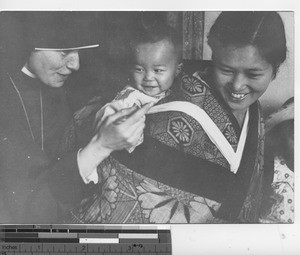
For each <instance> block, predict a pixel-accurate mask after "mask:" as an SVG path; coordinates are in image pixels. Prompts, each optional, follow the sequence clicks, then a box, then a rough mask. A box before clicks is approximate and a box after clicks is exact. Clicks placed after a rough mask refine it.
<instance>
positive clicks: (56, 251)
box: [0, 224, 172, 255]
mask: <svg viewBox="0 0 300 255" xmlns="http://www.w3.org/2000/svg"><path fill="white" fill-rule="evenodd" d="M21 254H22V255H65V254H68V255H92V254H99V255H112V254H114V255H117V254H131V255H133V254H149V255H152V254H153V255H154V254H160V255H162V254H166V255H171V254H172V243H171V230H170V227H168V226H166V225H158V226H151V225H150V226H149V225H139V226H134V225H123V226H116V225H59V224H53V225H0V255H21Z"/></svg>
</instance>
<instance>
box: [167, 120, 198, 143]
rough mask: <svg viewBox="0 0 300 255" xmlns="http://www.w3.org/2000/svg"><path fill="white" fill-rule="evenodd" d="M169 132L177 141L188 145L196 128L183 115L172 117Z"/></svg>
mask: <svg viewBox="0 0 300 255" xmlns="http://www.w3.org/2000/svg"><path fill="white" fill-rule="evenodd" d="M168 133H169V134H170V135H171V136H172V137H173V139H174V140H175V141H176V142H177V143H179V144H181V145H184V146H187V145H189V144H190V142H191V138H192V135H193V133H194V130H193V129H192V127H191V125H190V124H189V123H188V122H187V121H186V120H185V119H184V118H183V117H177V118H173V119H170V121H169V123H168Z"/></svg>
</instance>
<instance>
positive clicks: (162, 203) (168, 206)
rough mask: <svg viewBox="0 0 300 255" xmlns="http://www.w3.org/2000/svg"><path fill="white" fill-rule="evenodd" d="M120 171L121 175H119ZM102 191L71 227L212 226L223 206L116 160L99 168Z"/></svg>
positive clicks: (78, 210) (87, 202) (82, 208)
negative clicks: (137, 225) (75, 225)
mask: <svg viewBox="0 0 300 255" xmlns="http://www.w3.org/2000/svg"><path fill="white" fill-rule="evenodd" d="M116 169H118V171H116ZM98 173H99V174H101V180H100V182H99V184H98V187H99V190H98V192H97V193H95V194H94V195H93V196H92V197H89V198H86V199H84V200H83V201H82V202H81V203H80V205H79V206H77V207H76V208H74V209H73V210H72V212H71V218H72V223H212V222H220V221H221V220H220V219H218V218H216V217H215V216H214V214H215V213H216V212H217V211H218V209H219V207H220V203H218V202H215V201H213V200H210V199H207V198H203V197H200V196H197V195H194V194H191V193H189V192H185V191H182V190H178V189H175V188H172V187H170V186H168V185H164V184H162V183H159V182H156V181H154V180H152V179H149V178H147V177H145V176H142V175H140V174H137V173H135V172H133V171H131V170H130V169H128V168H127V167H125V166H124V165H121V164H120V163H119V162H117V161H116V160H114V159H113V158H108V159H107V160H105V161H103V163H102V164H101V166H99V167H98Z"/></svg>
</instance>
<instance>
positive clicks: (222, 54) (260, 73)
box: [213, 45, 274, 126]
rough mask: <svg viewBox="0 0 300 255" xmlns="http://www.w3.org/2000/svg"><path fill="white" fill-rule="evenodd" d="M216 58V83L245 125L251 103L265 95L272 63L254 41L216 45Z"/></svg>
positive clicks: (236, 115) (270, 79)
mask: <svg viewBox="0 0 300 255" xmlns="http://www.w3.org/2000/svg"><path fill="white" fill-rule="evenodd" d="M213 61H214V65H215V68H214V74H213V77H214V84H215V87H216V89H217V90H218V91H219V93H220V94H221V95H222V97H223V99H224V100H225V101H226V103H227V104H228V106H229V107H230V109H231V111H232V113H233V114H234V116H235V117H236V119H237V120H238V122H239V124H240V126H241V125H242V123H243V120H244V117H245V113H246V111H247V109H248V107H249V106H250V105H252V104H253V103H254V102H256V101H257V99H258V98H260V97H261V96H262V94H263V93H264V92H265V91H266V90H267V88H268V86H269V84H270V82H271V81H272V79H273V77H274V73H273V68H272V65H271V64H270V63H268V62H267V61H266V60H265V59H263V58H262V57H261V55H260V53H259V51H258V49H257V48H256V47H255V46H252V45H248V46H243V47H238V48H237V47H236V46H225V47H222V48H219V49H216V50H215V51H214V58H213Z"/></svg>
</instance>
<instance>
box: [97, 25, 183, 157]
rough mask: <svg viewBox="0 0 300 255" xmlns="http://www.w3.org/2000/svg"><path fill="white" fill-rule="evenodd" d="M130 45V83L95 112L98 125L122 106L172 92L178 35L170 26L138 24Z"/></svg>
mask: <svg viewBox="0 0 300 255" xmlns="http://www.w3.org/2000/svg"><path fill="white" fill-rule="evenodd" d="M130 46H131V60H132V63H131V68H130V78H129V84H128V85H127V86H125V88H124V89H123V90H122V91H121V92H119V93H118V94H117V96H116V97H115V99H114V100H113V101H112V102H110V103H108V104H106V105H105V106H104V107H103V108H101V109H100V110H99V111H98V113H97V114H96V120H95V123H98V125H101V122H102V121H103V120H104V119H105V118H106V117H107V116H109V115H111V114H114V113H115V112H117V111H120V110H121V109H124V108H129V107H132V106H135V105H136V106H137V107H141V106H142V105H144V104H146V103H150V102H153V104H155V103H157V102H158V101H159V100H161V99H162V98H164V97H166V96H168V95H169V94H170V93H171V90H170V88H171V87H172V85H173V83H174V80H175V77H176V76H177V75H178V74H179V73H180V69H181V65H182V64H181V63H180V61H181V49H182V45H181V38H180V36H179V34H178V33H177V32H176V31H175V29H173V28H172V27H170V26H168V25H164V24H160V25H159V26H158V25H157V26H155V25H154V26H151V27H141V28H139V29H137V30H136V31H135V35H133V36H132V38H131V41H130ZM99 120H100V121H99ZM123 120H124V119H123ZM123 120H122V119H120V120H118V121H119V122H121V121H123ZM142 142H143V136H142V137H141V138H140V139H139V141H138V143H137V144H136V145H134V146H133V147H130V148H127V150H128V151H129V152H132V151H133V150H134V148H135V147H136V146H138V145H139V144H141V143H142Z"/></svg>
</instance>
